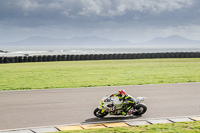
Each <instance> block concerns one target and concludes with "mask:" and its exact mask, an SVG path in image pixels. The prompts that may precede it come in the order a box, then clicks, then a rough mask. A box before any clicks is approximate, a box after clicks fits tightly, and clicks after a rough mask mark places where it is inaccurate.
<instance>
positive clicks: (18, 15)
mask: <svg viewBox="0 0 200 133" xmlns="http://www.w3.org/2000/svg"><path fill="white" fill-rule="evenodd" d="M175 34H176V35H180V36H183V37H186V38H190V39H196V40H200V1H199V0H0V42H5V41H15V40H21V39H25V38H28V37H30V36H38V35H39V36H46V37H54V38H70V37H74V36H99V37H105V38H109V39H111V40H128V41H130V42H143V41H147V40H150V39H152V38H154V37H158V36H159V37H166V36H170V35H175Z"/></svg>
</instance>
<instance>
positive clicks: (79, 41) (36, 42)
mask: <svg viewBox="0 0 200 133" xmlns="http://www.w3.org/2000/svg"><path fill="white" fill-rule="evenodd" d="M128 45H131V43H130V42H128V41H123V40H121V41H112V40H109V39H106V38H100V37H96V36H88V37H73V38H70V39H64V38H60V39H56V38H48V37H42V36H34V37H30V38H27V39H24V40H21V41H16V42H7V43H0V46H71V47H73V46H74V47H77V46H78V47H81V46H99V47H101V46H128Z"/></svg>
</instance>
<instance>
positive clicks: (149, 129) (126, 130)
mask: <svg viewBox="0 0 200 133" xmlns="http://www.w3.org/2000/svg"><path fill="white" fill-rule="evenodd" d="M199 132H200V121H196V122H184V123H172V124H156V125H147V126H136V127H118V128H106V129H88V130H76V131H63V132H56V133H199Z"/></svg>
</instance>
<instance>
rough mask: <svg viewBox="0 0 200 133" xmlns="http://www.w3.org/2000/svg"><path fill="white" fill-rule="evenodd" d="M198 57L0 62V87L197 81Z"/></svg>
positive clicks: (50, 86) (37, 87) (24, 87)
mask: <svg viewBox="0 0 200 133" xmlns="http://www.w3.org/2000/svg"><path fill="white" fill-rule="evenodd" d="M199 72H200V58H187V59H140V60H98V61H68V62H40V63H38V62H37V63H16V64H0V90H23V89H46V88H76V87H96V86H121V85H143V84H166V83H186V82H200V73H199Z"/></svg>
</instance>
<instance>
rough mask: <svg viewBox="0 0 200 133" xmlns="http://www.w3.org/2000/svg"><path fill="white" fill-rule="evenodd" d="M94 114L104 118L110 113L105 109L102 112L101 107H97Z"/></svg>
mask: <svg viewBox="0 0 200 133" xmlns="http://www.w3.org/2000/svg"><path fill="white" fill-rule="evenodd" d="M94 115H95V116H96V117H99V118H102V117H104V116H106V115H108V112H106V111H105V112H104V113H101V109H99V108H96V109H95V110H94Z"/></svg>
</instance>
